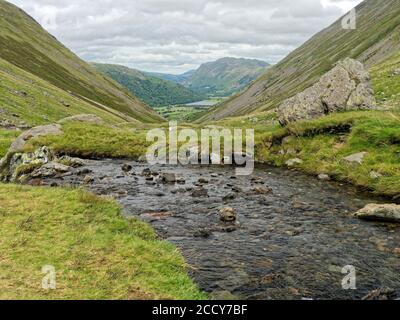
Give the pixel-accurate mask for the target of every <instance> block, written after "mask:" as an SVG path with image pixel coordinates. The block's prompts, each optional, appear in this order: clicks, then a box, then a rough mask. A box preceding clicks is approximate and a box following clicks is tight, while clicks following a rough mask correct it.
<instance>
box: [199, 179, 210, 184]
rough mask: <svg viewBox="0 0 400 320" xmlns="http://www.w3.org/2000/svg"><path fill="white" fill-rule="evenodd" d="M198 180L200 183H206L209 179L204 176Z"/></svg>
mask: <svg viewBox="0 0 400 320" xmlns="http://www.w3.org/2000/svg"><path fill="white" fill-rule="evenodd" d="M198 182H199V183H201V184H207V183H209V181H208V180H207V179H205V178H200V179H199V180H198Z"/></svg>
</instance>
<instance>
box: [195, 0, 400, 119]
mask: <svg viewBox="0 0 400 320" xmlns="http://www.w3.org/2000/svg"><path fill="white" fill-rule="evenodd" d="M341 20H342V19H339V20H338V21H336V22H335V23H334V24H333V25H331V26H330V27H329V28H326V29H325V30H323V31H321V32H320V33H318V34H317V35H315V36H314V37H313V38H311V39H310V40H309V41H307V42H306V43H305V44H304V45H303V46H301V47H300V48H298V49H297V50H295V51H294V52H293V53H291V54H290V55H289V56H287V57H286V58H285V59H284V60H282V61H281V62H280V63H278V64H277V65H275V66H273V67H272V68H270V69H269V70H268V71H267V72H266V73H265V74H264V75H262V76H261V77H260V78H259V79H258V80H256V81H255V82H254V83H253V84H252V85H251V86H250V87H249V88H248V89H247V90H246V91H245V92H243V93H241V94H239V95H237V96H235V97H232V98H231V99H230V100H229V101H227V102H225V103H223V104H222V105H220V106H218V107H217V108H216V109H214V110H212V111H211V112H210V113H209V114H207V115H205V116H204V117H203V118H202V119H200V121H209V120H218V119H223V118H226V117H231V116H239V115H244V114H248V113H251V112H253V111H256V110H257V111H263V110H268V109H272V108H276V107H277V106H279V104H280V102H282V101H283V100H284V99H286V98H289V97H291V96H293V95H295V94H296V93H298V92H300V91H302V90H304V89H306V88H307V87H310V86H311V85H312V84H314V83H315V82H316V81H317V80H318V79H319V77H320V76H321V75H322V74H324V73H325V72H327V71H328V70H330V69H331V68H332V67H333V66H334V64H335V63H336V62H337V61H339V60H341V59H343V58H345V57H351V58H355V59H358V60H360V61H361V62H363V63H365V64H366V66H367V67H368V68H371V67H373V66H375V65H377V64H379V63H380V62H382V61H384V60H385V59H386V58H388V57H389V56H390V55H392V54H393V53H394V52H396V51H398V50H399V49H400V1H399V0H366V1H364V2H363V3H361V4H360V5H359V6H358V7H357V29H356V30H345V29H343V28H342V23H341Z"/></svg>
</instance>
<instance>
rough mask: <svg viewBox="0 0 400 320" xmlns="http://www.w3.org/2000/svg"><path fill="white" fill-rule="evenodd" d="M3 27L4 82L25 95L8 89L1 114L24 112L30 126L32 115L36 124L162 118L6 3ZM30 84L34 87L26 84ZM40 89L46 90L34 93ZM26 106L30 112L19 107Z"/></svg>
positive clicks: (0, 15)
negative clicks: (85, 117) (78, 117)
mask: <svg viewBox="0 0 400 320" xmlns="http://www.w3.org/2000/svg"><path fill="white" fill-rule="evenodd" d="M0 27H1V28H0V60H1V61H0V62H1V63H0V65H1V68H0V80H4V81H7V83H9V87H10V88H13V90H16V91H21V92H22V93H20V95H19V96H18V95H12V94H10V92H11V91H10V90H11V89H10V90H4V92H2V93H1V95H0V99H1V100H3V99H4V100H5V101H7V103H6V104H5V105H4V106H2V110H3V108H5V109H4V110H3V111H1V110H0V111H1V112H0V113H3V112H4V113H7V114H8V113H16V114H17V115H19V114H23V115H24V117H26V118H25V120H26V121H27V122H32V121H30V120H31V119H30V117H29V116H30V115H32V117H33V116H35V119H36V120H35V123H38V122H46V121H52V120H57V119H59V118H60V117H62V116H64V115H71V114H74V113H76V112H78V110H79V112H81V113H82V112H83V113H96V114H99V115H101V116H102V117H105V118H107V119H111V118H113V119H114V121H118V120H116V119H119V122H124V121H129V122H133V121H136V120H138V121H141V122H159V121H162V120H163V119H162V117H160V116H159V115H158V114H157V113H156V112H154V110H152V109H151V108H150V107H149V106H147V105H146V104H145V103H143V102H142V101H140V100H139V99H137V98H136V97H135V96H133V95H132V94H130V93H129V92H128V91H127V90H126V89H125V88H123V87H122V86H120V85H119V84H118V83H116V82H115V81H113V80H112V79H110V78H107V77H104V76H103V75H102V74H100V73H98V72H97V71H96V70H95V69H94V68H92V67H91V66H90V65H88V64H87V63H86V62H84V61H82V60H81V59H80V58H79V57H77V56H76V55H75V54H74V53H72V52H71V51H70V50H69V49H68V48H66V47H65V46H64V45H62V44H61V43H60V42H59V41H57V39H56V38H55V37H53V36H52V35H51V34H49V33H48V32H47V31H46V30H44V29H43V28H42V27H41V26H40V24H39V23H37V22H36V21H35V20H34V19H33V18H32V17H30V16H29V15H28V14H26V13H25V12H24V11H23V10H21V9H19V8H18V7H17V6H15V5H13V4H10V3H8V2H6V1H3V0H0ZM17 74H20V75H21V76H17ZM21 77H23V78H21ZM28 79H29V80H28ZM2 82H3V81H2ZM29 82H31V85H30V86H29V85H25V84H27V83H29ZM38 86H40V87H41V88H42V89H40V90H36V89H38ZM20 87H23V90H22V89H18V88H20ZM44 88H47V89H46V90H45V89H44ZM50 91H51V92H50ZM11 93H12V92H11ZM21 96H22V97H23V98H24V99H21ZM49 96H54V101H58V102H57V103H55V104H50V100H48V103H47V105H46V97H49ZM61 96H63V98H61ZM43 97H44V98H43ZM66 100H68V101H71V102H68V103H67V102H66ZM72 101H73V103H72ZM62 102H64V103H62ZM25 104H26V105H28V106H30V110H25V109H22V108H21V106H22V105H25ZM67 105H68V106H67ZM46 119H48V120H46Z"/></svg>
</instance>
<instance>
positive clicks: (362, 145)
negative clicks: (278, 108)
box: [256, 111, 400, 196]
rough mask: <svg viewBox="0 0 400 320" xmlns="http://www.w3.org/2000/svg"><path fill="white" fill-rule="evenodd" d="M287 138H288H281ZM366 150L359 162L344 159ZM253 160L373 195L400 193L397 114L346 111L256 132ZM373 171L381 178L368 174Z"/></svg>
mask: <svg viewBox="0 0 400 320" xmlns="http://www.w3.org/2000/svg"><path fill="white" fill-rule="evenodd" d="M285 137H290V138H288V139H284V138H285ZM358 152H367V154H366V156H365V159H364V161H363V163H362V164H361V165H358V164H349V163H347V162H346V161H344V160H343V159H344V158H345V157H347V156H349V155H352V154H355V153H358ZM256 155H257V159H258V160H259V161H263V162H268V163H272V164H274V165H277V166H282V165H284V164H285V162H286V161H287V160H289V159H293V158H300V159H301V160H302V161H303V163H302V164H299V165H297V166H296V167H297V168H298V169H301V170H303V171H305V172H308V173H310V174H315V175H317V174H321V173H325V174H329V175H330V176H331V177H333V178H334V179H335V180H338V181H344V182H349V183H352V184H354V185H357V186H360V187H362V188H365V189H368V190H370V191H373V192H375V193H377V194H381V195H387V196H397V195H399V194H400V115H399V113H395V112H382V111H371V112H348V113H338V114H332V115H329V116H327V117H323V118H321V119H317V120H313V121H304V122H299V123H294V124H291V125H289V126H288V127H286V128H279V127H275V128H274V127H273V126H272V127H270V130H264V132H260V131H258V134H257V151H256ZM371 172H373V173H377V174H378V175H379V177H376V176H375V177H374V176H373V175H372V176H371Z"/></svg>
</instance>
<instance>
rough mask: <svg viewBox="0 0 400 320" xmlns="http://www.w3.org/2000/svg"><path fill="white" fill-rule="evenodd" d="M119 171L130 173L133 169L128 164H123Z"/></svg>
mask: <svg viewBox="0 0 400 320" xmlns="http://www.w3.org/2000/svg"><path fill="white" fill-rule="evenodd" d="M121 169H122V171H124V172H130V171H132V169H133V167H132V166H131V165H130V164H128V163H125V164H123V165H122V167H121Z"/></svg>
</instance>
